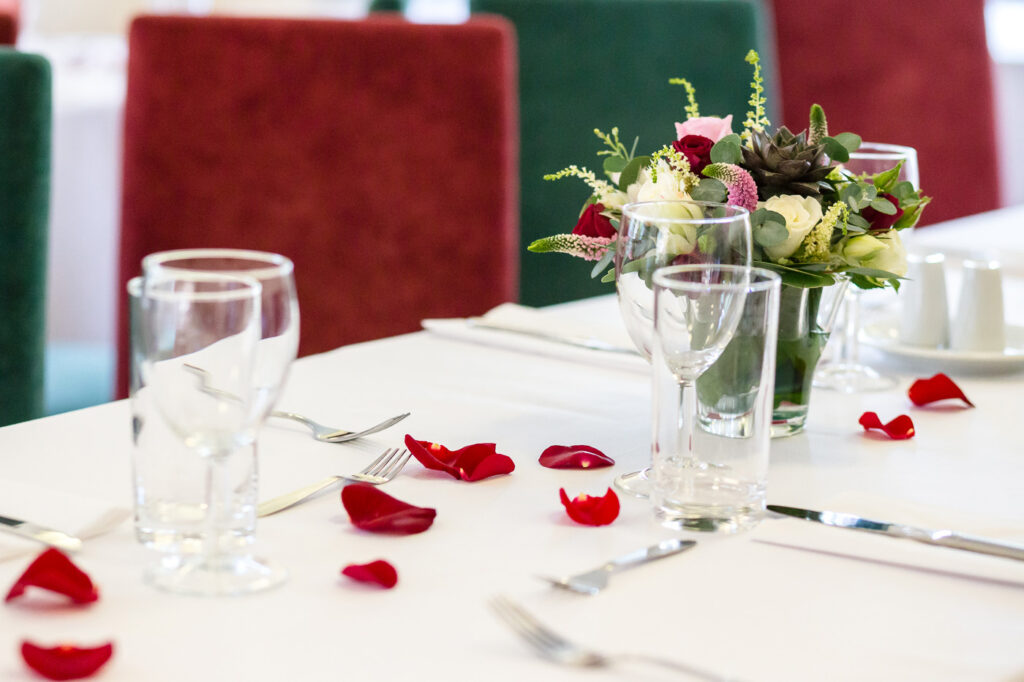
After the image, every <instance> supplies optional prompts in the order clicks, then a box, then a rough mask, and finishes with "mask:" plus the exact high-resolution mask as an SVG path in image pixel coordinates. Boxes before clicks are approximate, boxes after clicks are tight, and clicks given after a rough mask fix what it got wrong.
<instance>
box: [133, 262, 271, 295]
mask: <svg viewBox="0 0 1024 682" xmlns="http://www.w3.org/2000/svg"><path fill="white" fill-rule="evenodd" d="M136 280H139V281H138V284H137V292H138V293H137V295H138V296H140V297H143V298H148V299H151V300H155V301H168V302H175V301H179V302H180V301H200V302H203V303H209V302H214V301H225V302H231V301H244V300H245V299H252V300H254V301H256V302H257V303H258V302H259V301H260V299H261V298H262V296H263V285H262V284H260V282H259V280H258V279H256V278H255V277H251V276H248V275H235V274H230V275H229V274H224V273H219V272H210V271H206V270H204V271H190V270H181V271H176V272H175V273H174V275H172V276H170V277H161V276H160V275H158V276H157V278H156V279H143V278H142V277H135V278H133V279H132V280H130V281H129V282H128V285H129V288H128V292H129V293H134V292H132V289H131V284H132V282H135V281H136ZM171 281H186V282H193V283H197V284H202V283H210V284H218V283H219V284H230V283H234V284H239V285H241V286H239V288H237V289H224V290H221V291H173V290H172V291H166V290H161V289H159V288H155V287H156V286H158V285H160V284H163V283H166V282H171Z"/></svg>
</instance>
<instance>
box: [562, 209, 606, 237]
mask: <svg viewBox="0 0 1024 682" xmlns="http://www.w3.org/2000/svg"><path fill="white" fill-rule="evenodd" d="M603 210H604V204H590V205H589V206H587V208H586V210H584V211H583V215H581V216H580V220H579V222H578V223H576V227H574V228H573V230H572V233H573V234H581V235H583V236H584V237H604V238H605V239H611V238H612V237H614V236H615V234H616V233H615V228H614V227H612V221H610V220H608V218H607V217H606V216H603V215H601V211H603Z"/></svg>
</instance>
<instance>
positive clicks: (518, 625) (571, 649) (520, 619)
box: [490, 595, 733, 682]
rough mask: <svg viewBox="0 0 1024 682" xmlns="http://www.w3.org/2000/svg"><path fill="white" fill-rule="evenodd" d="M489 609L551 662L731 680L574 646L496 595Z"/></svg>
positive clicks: (667, 662)
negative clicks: (643, 667) (647, 667)
mask: <svg viewBox="0 0 1024 682" xmlns="http://www.w3.org/2000/svg"><path fill="white" fill-rule="evenodd" d="M490 606H491V609H492V610H493V611H494V613H495V614H497V616H498V617H499V618H501V620H503V621H505V623H506V624H507V625H508V626H509V627H511V628H512V630H513V631H514V632H515V633H516V634H517V635H519V637H520V638H522V640H523V641H524V642H526V643H527V644H528V645H530V646H531V647H532V648H533V649H534V651H536V652H537V653H538V654H540V655H541V656H543V657H544V658H546V659H548V660H550V661H554V662H555V663H561V664H562V665H569V666H575V667H582V668H605V667H610V666H612V665H613V664H614V663H615V662H617V661H622V662H626V661H636V662H638V663H650V664H652V665H657V666H660V667H662V668H667V669H668V670H672V671H675V672H679V673H683V674H684V675H688V676H690V677H693V678H697V679H701V680H711V681H712V682H730V680H732V679H733V678H729V677H726V676H723V675H719V674H717V673H714V672H711V671H708V670H704V669H702V668H698V667H696V666H692V665H688V664H686V663H681V662H679V661H673V660H669V659H666V658H660V657H658V656H649V655H647V654H630V653H620V654H607V653H599V652H597V651H594V650H592V649H587V648H585V647H583V646H581V645H579V644H576V643H575V642H572V641H571V640H569V639H566V638H565V637H563V636H562V635H560V634H558V633H557V632H555V631H554V630H552V629H551V628H549V627H547V626H546V625H543V624H541V622H540V621H538V620H537V619H536V618H534V617H533V616H532V615H530V613H528V612H527V611H526V610H525V609H524V608H523V607H522V606H520V605H519V604H516V603H515V602H513V601H512V600H511V599H509V598H507V597H503V596H500V595H499V596H497V597H494V598H493V599H491V602H490Z"/></svg>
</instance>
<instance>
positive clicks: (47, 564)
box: [4, 547, 100, 604]
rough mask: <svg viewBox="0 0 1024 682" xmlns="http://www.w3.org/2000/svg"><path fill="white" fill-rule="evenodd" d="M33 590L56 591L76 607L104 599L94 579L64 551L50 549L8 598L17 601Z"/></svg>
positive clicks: (29, 568)
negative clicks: (76, 605)
mask: <svg viewBox="0 0 1024 682" xmlns="http://www.w3.org/2000/svg"><path fill="white" fill-rule="evenodd" d="M29 587H38V588H40V589H43V590H49V591H50V592H56V593H57V594H62V595H64V596H65V597H67V598H69V599H70V600H71V601H72V602H74V603H75V604H89V603H91V602H94V601H96V600H97V599H99V598H100V594H99V590H98V589H97V588H96V586H95V585H94V584H93V582H92V579H91V578H89V576H88V575H86V573H85V572H84V571H83V570H82V569H80V568H79V567H78V566H75V564H74V563H73V562H72V561H71V559H69V558H68V556H67V555H66V554H64V552H61V551H60V550H59V549H54V548H53V547H50V548H49V549H46V550H44V551H43V552H42V553H41V554H40V555H39V556H37V557H36V558H35V561H33V562H32V563H31V564H29V566H28V568H26V569H25V572H24V573H22V574H21V577H19V578H18V579H17V580H16V581H15V583H14V584H13V585H12V586H11V589H10V590H9V591H8V592H7V596H6V597H5V598H4V601H5V602H9V601H11V600H12V599H17V598H18V597H20V596H21V595H23V594H24V593H25V590H26V589H27V588H29Z"/></svg>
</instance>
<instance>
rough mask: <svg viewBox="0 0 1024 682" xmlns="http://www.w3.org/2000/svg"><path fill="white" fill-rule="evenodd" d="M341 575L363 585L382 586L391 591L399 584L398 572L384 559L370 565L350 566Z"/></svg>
mask: <svg viewBox="0 0 1024 682" xmlns="http://www.w3.org/2000/svg"><path fill="white" fill-rule="evenodd" d="M341 574H342V575H344V576H348V577H349V578H352V579H353V580H358V581H359V582H361V583H373V584H376V585H380V586H381V587H383V588H384V589H385V590H390V589H391V588H392V587H394V586H395V585H397V584H398V571H396V570H395V567H394V566H392V565H391V564H389V563H388V562H386V561H384V560H383V559H377V560H376V561H371V562H370V563H368V564H349V565H348V566H346V567H345V568H343V569H341Z"/></svg>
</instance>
